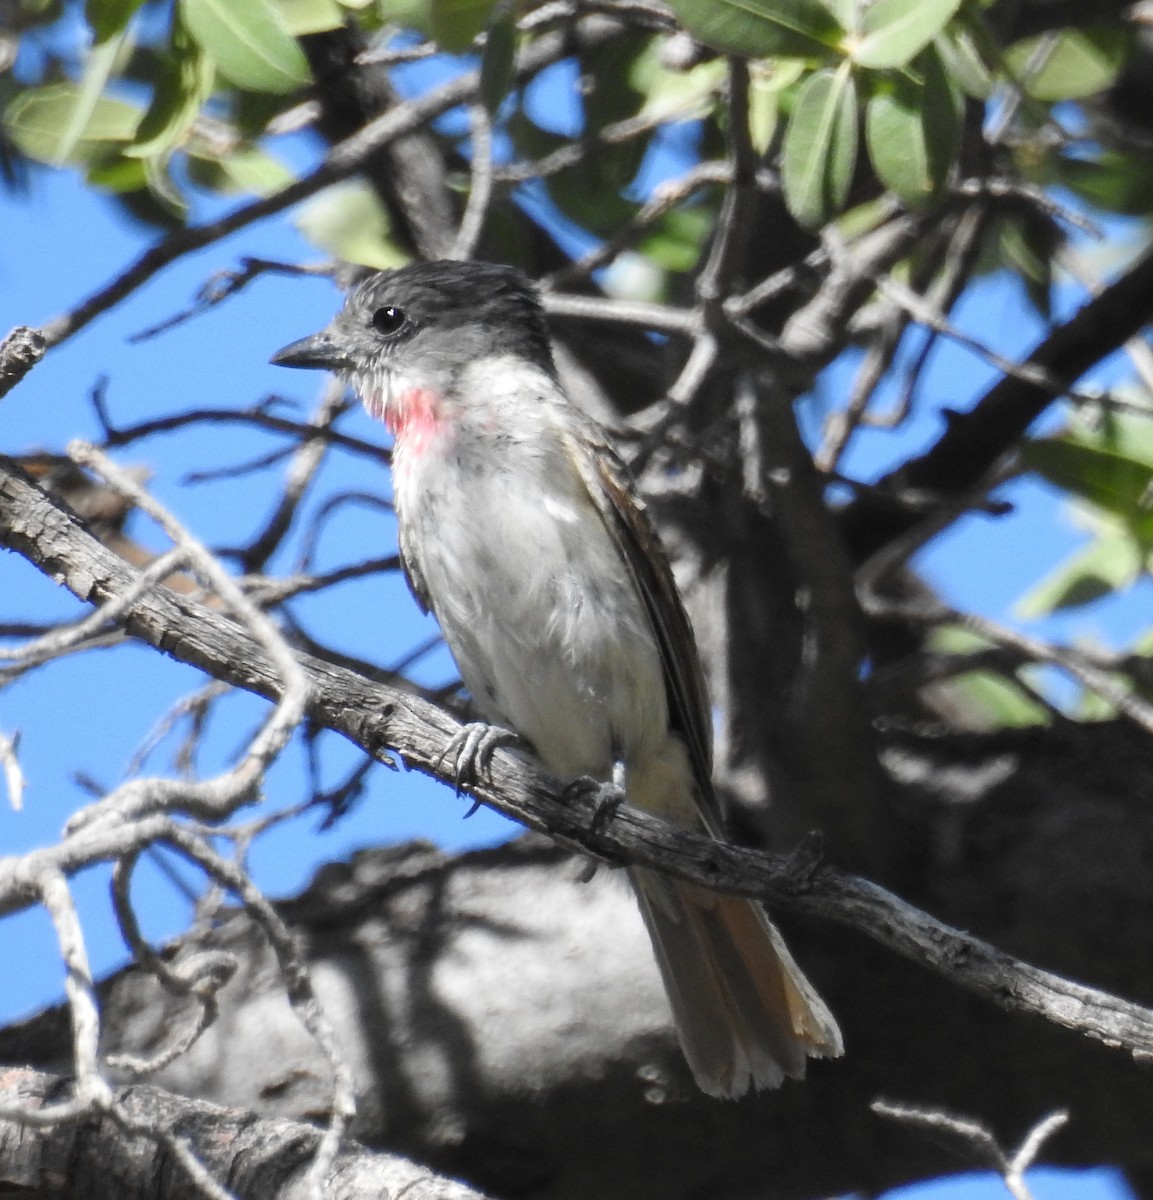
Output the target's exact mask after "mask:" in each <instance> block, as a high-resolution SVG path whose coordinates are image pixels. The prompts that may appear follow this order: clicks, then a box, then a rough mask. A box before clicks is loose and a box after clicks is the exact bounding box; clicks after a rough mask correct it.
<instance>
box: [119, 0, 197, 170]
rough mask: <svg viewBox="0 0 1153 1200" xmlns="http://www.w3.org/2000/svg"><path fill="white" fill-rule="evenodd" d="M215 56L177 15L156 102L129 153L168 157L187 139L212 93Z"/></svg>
mask: <svg viewBox="0 0 1153 1200" xmlns="http://www.w3.org/2000/svg"><path fill="white" fill-rule="evenodd" d="M215 76H216V72H215V69H214V68H213V65H212V59H211V58H209V57H208V55H207V54H205V53H204V51H203V50H202V49H201V47H200V45H199V43H197V42H196V41H194V40H193V38H192V37H191V36H190V35H189V33H188V30H187V29H186V28H185V27H184V23H183V22H182V21H181V20H180V17H179V14H177V17H176V20H175V22H174V24H173V29H172V40H171V45H170V47H169V51H168V54H167V55H166V56H165V58H164V60H163V61H162V63H161V66H160V70H159V78H158V80H157V83H156V91H155V92H154V93H153V97H152V103H151V104H150V105H149V106H148V111H147V112H146V113H145V114H144V119H143V120H142V121H141V122H140V126H139V128H138V129H137V130H136V140H135V141H134V143H133V144H132V146H131V147H129V149H127V150H126V151H125V154H126V155H128V156H129V157H133V158H151V157H154V156H159V157H167V156H168V155H169V154H170V153H171V152H172V150H173V149H174V148H175V147H177V146H178V145H180V144H181V142H183V140H184V139H185V137H186V135H187V133H188V131H189V130H190V129H191V128H192V126H193V124H194V122H195V121H196V118H197V117H198V116H199V115H200V110H201V108H202V107H203V105H204V102H205V101H206V100H207V99H208V97H209V96H210V95H211V94H212V85H213V81H214V79H215Z"/></svg>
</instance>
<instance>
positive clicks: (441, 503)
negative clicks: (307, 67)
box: [394, 363, 668, 778]
mask: <svg viewBox="0 0 1153 1200" xmlns="http://www.w3.org/2000/svg"><path fill="white" fill-rule="evenodd" d="M478 374H479V371H478ZM555 386H556V385H555V384H554V383H553V382H552V381H551V380H549V379H548V378H547V376H545V375H543V374H541V373H539V372H532V373H531V374H528V373H526V372H525V370H524V369H522V368H520V367H519V366H514V365H512V364H508V363H506V364H504V366H503V368H502V369H501V370H500V371H494V370H493V369H492V368H491V367H486V368H485V370H484V372H483V376H482V377H480V378H476V379H474V380H473V382H472V390H471V391H470V393H469V400H468V405H467V411H466V412H465V415H464V417H463V418H462V419H461V420H457V421H455V422H450V424H454V428H453V430H452V432H451V434H449V435H448V436H446V437H445V438H444V439H443V443H442V444H441V445H439V446H437V447H436V448H435V450H434V451H433V452H431V453H430V452H426V453H424V454H422V455H421V456H420V457H419V459H418V458H415V457H410V456H406V455H405V453H404V449H403V447H402V448H401V449H400V452H399V454H398V455H397V456H396V458H395V459H394V471H395V479H394V487H395V497H396V505H397V514H398V517H399V520H400V522H401V539H402V546H403V547H404V551H405V554H406V556H407V557H408V558H409V560H410V562H412V563H413V565H414V567H415V568H416V570H417V572H418V573H419V574H420V576H421V577H423V579H424V581H425V584H426V586H427V589H428V592H429V595H430V598H431V601H432V606H433V610H434V612H435V613H436V616H437V618H438V620H439V621H440V625H441V629H442V630H443V632H444V635H445V639H446V640H447V642H448V644H449V647H450V649H451V650H452V652H453V656H454V657H455V659H456V661H457V665H458V666H459V668H460V671H461V675H462V677H463V679H464V682H465V685H466V686H467V687H468V689H469V691H470V692H471V693H472V694H473V697H474V700H475V702H476V704H477V707H478V709H479V710H480V711H481V712H482V713H484V714H485V715H486V716H487V717H488V718H489V719H490V720H493V721H496V722H498V723H500V724H503V725H505V726H507V727H509V728H511V729H513V730H515V731H516V732H518V733H520V734H522V735H523V736H524V737H526V738H528V739H529V740H530V741H531V742H532V743H533V745H534V746H535V747H536V750H537V753H538V754H539V755H540V756H541V758H542V759H543V760H544V762H545V763H546V765H547V766H548V767H549V768H550V769H551V770H552V771H553V772H554V773H556V774H557V775H559V776H561V777H562V778H575V777H577V776H578V775H586V774H587V775H593V776H596V777H598V778H608V777H609V775H610V773H611V770H612V764H613V761H614V759H616V758H618V757H623V758H624V759H626V760H628V759H633V758H635V757H640V756H643V755H644V754H645V753H646V752H647V751H648V750H649V749H651V748H653V747H654V746H655V745H657V744H660V743H662V742H663V741H664V739H665V737H666V731H667V727H668V713H667V707H666V699H665V690H664V682H663V677H662V672H661V666H660V660H659V654H658V651H657V648H656V643H655V640H654V637H653V634H652V631H651V627H650V625H649V621H648V617H647V614H646V612H645V610H644V605H643V602H642V600H641V598H640V596H639V594H638V593H637V590H636V587H635V584H634V582H633V580H632V577H631V574H630V573H629V570H628V567H627V565H626V563H625V562H624V560H623V559H622V558H621V556H620V554H619V552H618V550H617V548H616V545H615V543H614V541H613V539H612V537H611V536H610V534H609V532H608V530H607V529H606V528H605V526H604V523H603V521H602V519H601V517H600V514H599V512H598V511H597V509H596V508H595V507H594V505H593V503H592V501H591V500H590V499H589V496H588V494H587V492H586V490H585V486H584V483H583V481H582V480H581V478H580V475H579V474H578V472H577V470H576V468H575V466H574V465H573V463H572V460H571V458H570V455H569V450H568V446H567V444H566V442H565V440H564V439H563V438H562V437H561V435H560V429H559V427H558V424H557V420H558V418H560V419H563V414H562V413H560V412H558V410H557V408H556V407H555V402H554V401H553V400H552V399H551V396H552V394H553V389H554V388H555Z"/></svg>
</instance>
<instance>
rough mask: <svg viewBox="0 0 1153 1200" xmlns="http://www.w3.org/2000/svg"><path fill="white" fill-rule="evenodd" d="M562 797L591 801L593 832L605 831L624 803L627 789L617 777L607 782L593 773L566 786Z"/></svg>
mask: <svg viewBox="0 0 1153 1200" xmlns="http://www.w3.org/2000/svg"><path fill="white" fill-rule="evenodd" d="M561 799H562V800H565V801H572V800H581V801H587V802H589V803H591V804H592V808H593V819H592V825H591V832H593V833H603V832H604V831H605V829H606V828H607V827H608V823H609V822H610V821H611V820H612V819H613V817H615V816H616V815H617V810H618V809H619V808H620V806H621V805H622V804H624V802H625V791H624V788H623V787H621V785H620V784H619V783H618V782H617V781H616V779H615V778H614V780H613V782H612V783H606V782H605V781H604V780H603V779H593V777H592V776H591V775H582V776H581V777H580V778H579V779H574V780H573V781H572V783H570V784H567V785H566V786H565V789H564V791H563V792H562V793H561Z"/></svg>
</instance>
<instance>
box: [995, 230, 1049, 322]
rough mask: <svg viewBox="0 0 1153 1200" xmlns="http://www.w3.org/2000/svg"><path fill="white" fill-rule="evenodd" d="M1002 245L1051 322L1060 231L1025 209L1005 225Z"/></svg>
mask: <svg viewBox="0 0 1153 1200" xmlns="http://www.w3.org/2000/svg"><path fill="white" fill-rule="evenodd" d="M998 244H999V247H1000V251H1001V255H1002V257H1003V258H1004V260H1005V262H1006V263H1008V264H1009V266H1010V268H1011V269H1012V270H1013V271H1015V272H1016V274H1017V275H1018V277H1019V278H1020V280H1021V283H1022V284H1023V285H1024V287H1025V292H1026V295H1028V297H1029V299H1030V300H1031V301H1032V302H1033V305H1034V306H1035V307H1036V309H1037V311H1038V312H1039V313H1040V314H1041V316H1043V317H1045V318H1046V319H1047V318H1048V317H1049V315H1050V311H1051V308H1052V304H1051V297H1052V287H1053V257H1054V255H1055V254H1056V253H1057V251H1058V249H1059V248H1060V245H1061V232H1060V230H1059V229H1058V228H1057V227H1056V226H1055V225H1054V223H1053V222H1052V221H1050V220H1049V219H1048V218H1047V217H1046V216H1045V215H1043V214H1039V213H1036V212H1030V211H1028V210H1024V211H1022V212H1021V213H1020V214H1019V215H1018V216H1017V217H1015V218H1007V219H1006V220H1004V221H1002V222H1001V227H1000V230H999V235H998Z"/></svg>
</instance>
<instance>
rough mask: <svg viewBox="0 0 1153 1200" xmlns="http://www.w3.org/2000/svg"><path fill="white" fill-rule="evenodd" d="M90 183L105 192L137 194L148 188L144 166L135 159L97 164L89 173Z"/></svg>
mask: <svg viewBox="0 0 1153 1200" xmlns="http://www.w3.org/2000/svg"><path fill="white" fill-rule="evenodd" d="M87 178H88V182H89V183H90V184H91V185H92V186H93V187H95V188H100V190H101V191H105V192H116V193H122V192H136V191H140V189H141V188H146V187H147V186H148V177H147V175H145V173H144V164H143V163H142V162H140V161H139V160H138V159H134V158H113V159H109V160H107V161H105V162H98V163H96V164H95V165H94V166H93V167H92V168H91V169H90V170H89V171H88V175H87Z"/></svg>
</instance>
